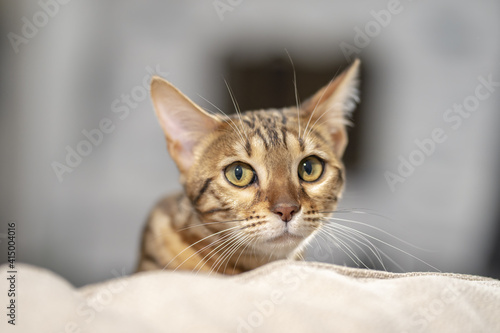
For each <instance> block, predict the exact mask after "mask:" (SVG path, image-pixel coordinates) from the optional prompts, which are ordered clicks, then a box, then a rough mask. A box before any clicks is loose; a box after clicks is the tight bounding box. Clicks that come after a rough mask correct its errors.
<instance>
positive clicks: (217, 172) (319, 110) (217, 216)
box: [138, 61, 359, 274]
mask: <svg viewBox="0 0 500 333" xmlns="http://www.w3.org/2000/svg"><path fill="white" fill-rule="evenodd" d="M358 66H359V62H358V61H356V62H355V63H354V64H353V65H352V66H351V67H350V68H349V69H348V70H346V71H345V72H344V73H342V74H341V75H340V76H339V77H337V78H336V79H335V80H334V81H332V82H331V83H330V84H329V85H328V86H326V87H324V88H323V89H321V90H320V91H318V92H317V93H316V94H315V95H314V96H313V97H311V98H310V99H309V100H308V101H306V102H305V103H304V104H302V105H301V106H300V107H299V108H298V107H289V108H283V109H269V110H257V111H247V112H244V113H242V114H239V113H237V114H235V115H231V116H230V117H228V116H225V115H219V114H218V115H213V114H209V113H207V112H206V111H204V110H202V109H201V108H199V107H198V106H196V105H195V104H194V103H193V102H191V101H190V100H189V99H188V98H187V97H186V96H184V95H183V94H182V93H181V92H180V91H178V90H177V89H176V88H174V87H173V86H172V85H171V84H170V83H168V82H166V81H164V80H162V79H160V78H154V79H153V82H152V87H151V91H152V98H153V102H154V105H155V110H156V112H157V115H158V118H159V121H160V124H161V125H162V127H163V130H164V132H165V135H166V139H167V145H168V149H169V152H170V154H171V156H172V157H173V159H174V160H175V162H176V163H177V166H178V168H179V170H180V172H181V183H182V184H183V187H184V191H183V192H182V193H179V194H176V195H172V196H168V197H166V198H164V199H162V200H161V201H160V202H159V203H158V204H157V205H156V207H155V208H154V209H153V211H152V212H151V215H150V217H149V220H148V222H147V224H146V227H145V230H144V234H143V238H142V250H141V258H140V262H139V266H138V270H139V271H143V270H152V269H179V270H189V271H204V272H217V273H225V274H236V273H240V272H245V271H248V270H251V269H253V268H256V267H258V266H261V265H263V264H265V263H268V262H270V261H274V260H278V259H285V258H291V259H299V258H301V257H302V252H303V250H304V247H305V245H306V244H307V243H308V242H309V241H310V239H311V238H312V237H313V235H314V234H315V232H317V230H318V229H319V228H321V226H322V218H324V217H325V212H327V211H328V212H330V211H333V210H334V209H335V208H336V206H337V201H338V199H339V198H340V197H341V194H342V190H343V188H344V179H345V176H344V166H343V163H342V160H341V158H342V154H343V151H344V148H345V146H346V144H347V136H346V128H345V126H346V118H347V117H348V115H349V112H350V111H351V110H352V105H353V103H352V101H353V100H354V101H356V100H357V90H356V87H357V72H358ZM309 156H315V157H317V158H319V159H320V160H321V161H322V162H323V172H322V174H321V176H320V177H319V179H317V180H316V181H314V182H305V181H303V180H302V179H300V178H299V176H298V171H297V170H298V167H299V163H301V161H302V160H303V159H304V158H306V157H309ZM233 162H243V163H246V164H248V165H249V166H251V167H252V168H253V170H254V173H255V178H254V179H255V181H254V182H252V183H251V184H249V185H247V186H245V187H237V186H235V185H233V184H231V183H230V182H229V181H228V180H227V179H226V177H225V175H224V170H225V169H226V167H227V166H229V165H231V164H232V163H233ZM279 205H294V207H298V209H296V210H295V211H294V213H293V216H292V217H291V220H290V221H288V222H284V220H283V219H282V218H280V215H279V214H278V213H276V210H274V208H273V207H277V206H279Z"/></svg>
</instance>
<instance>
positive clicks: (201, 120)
mask: <svg viewBox="0 0 500 333" xmlns="http://www.w3.org/2000/svg"><path fill="white" fill-rule="evenodd" d="M151 97H152V99H153V105H154V108H155V111H156V116H157V117H158V120H159V122H160V125H161V127H162V128H163V132H164V133H165V136H166V138H167V147H168V150H169V152H170V155H171V156H172V158H173V159H174V161H175V162H176V163H177V166H178V167H179V170H180V171H181V172H186V171H188V170H189V169H190V168H191V166H192V164H193V162H194V153H193V150H194V147H195V146H196V145H197V144H198V143H199V142H200V141H201V140H202V139H203V138H204V137H206V136H207V135H208V134H209V133H211V132H213V131H214V130H215V129H216V128H217V127H218V126H219V125H220V124H221V122H220V121H219V120H218V119H217V118H216V117H214V116H212V115H210V114H208V113H207V112H205V111H204V110H203V109H202V108H200V107H199V106H198V105H196V104H195V103H194V102H192V101H191V100H190V99H189V98H188V97H186V96H185V95H184V94H183V93H182V92H180V91H179V90H178V89H177V88H175V87H174V86H173V85H172V84H171V83H169V82H167V81H165V80H164V79H162V78H160V77H158V76H155V77H153V79H152V81H151Z"/></svg>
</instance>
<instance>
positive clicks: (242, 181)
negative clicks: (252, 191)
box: [224, 162, 255, 187]
mask: <svg viewBox="0 0 500 333" xmlns="http://www.w3.org/2000/svg"><path fill="white" fill-rule="evenodd" d="M224 174H225V175H226V179H227V180H228V182H230V183H231V184H233V185H236V186H238V187H244V186H247V185H248V184H250V183H251V182H252V181H253V180H254V178H255V175H254V171H253V169H252V167H251V166H249V165H248V164H246V163H243V162H234V163H233V164H231V165H230V166H228V167H227V168H226V170H225V171H224Z"/></svg>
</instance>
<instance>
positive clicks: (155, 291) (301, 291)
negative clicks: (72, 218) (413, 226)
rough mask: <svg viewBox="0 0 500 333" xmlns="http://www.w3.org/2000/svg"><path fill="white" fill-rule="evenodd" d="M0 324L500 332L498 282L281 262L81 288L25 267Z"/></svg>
mask: <svg viewBox="0 0 500 333" xmlns="http://www.w3.org/2000/svg"><path fill="white" fill-rule="evenodd" d="M0 276H1V281H2V282H1V283H0V294H1V295H2V296H1V297H0V299H1V303H0V304H2V309H3V310H2V313H1V315H2V316H1V318H2V319H1V323H0V331H1V332H30V333H31V332H53V333H59V332H287V333H288V332H500V281H497V280H492V279H487V278H482V277H475V276H467V275H456V274H434V273H428V274H426V273H410V274H391V273H383V272H378V271H368V270H360V269H350V268H345V267H340V266H334V265H327V264H318V263H311V262H286V261H280V262H275V263H273V264H270V265H267V266H264V267H261V268H260V269H257V270H255V271H252V272H249V273H246V274H242V275H238V276H234V277H226V276H213V275H212V276H207V275H202V274H199V275H195V274H190V273H181V272H175V273H174V272H147V273H141V274H137V275H132V276H128V277H123V278H117V279H114V280H110V281H107V282H104V283H100V284H95V285H89V286H86V287H83V288H80V289H75V288H74V287H72V286H71V285H70V284H69V283H68V282H67V281H65V280H64V279H62V278H61V277H60V276H57V275H56V274H54V273H52V272H50V271H47V270H45V269H41V268H37V267H33V266H29V265H18V273H17V277H16V279H17V281H16V284H17V285H16V292H17V295H16V297H17V298H16V303H15V304H16V321H15V322H16V325H15V326H12V325H10V324H8V323H7V320H9V317H7V316H6V314H7V312H8V309H6V305H8V304H9V303H8V302H9V299H8V296H7V291H8V289H9V281H8V280H7V279H6V277H9V274H8V273H7V266H6V265H3V266H1V267H0Z"/></svg>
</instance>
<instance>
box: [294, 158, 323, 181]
mask: <svg viewBox="0 0 500 333" xmlns="http://www.w3.org/2000/svg"><path fill="white" fill-rule="evenodd" d="M322 173H323V163H322V162H321V161H320V159H319V158H317V157H315V156H309V157H306V158H304V159H303V160H302V161H300V164H299V177H300V179H302V180H303V181H306V182H313V181H315V180H318V178H319V177H320V176H321V174H322Z"/></svg>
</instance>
